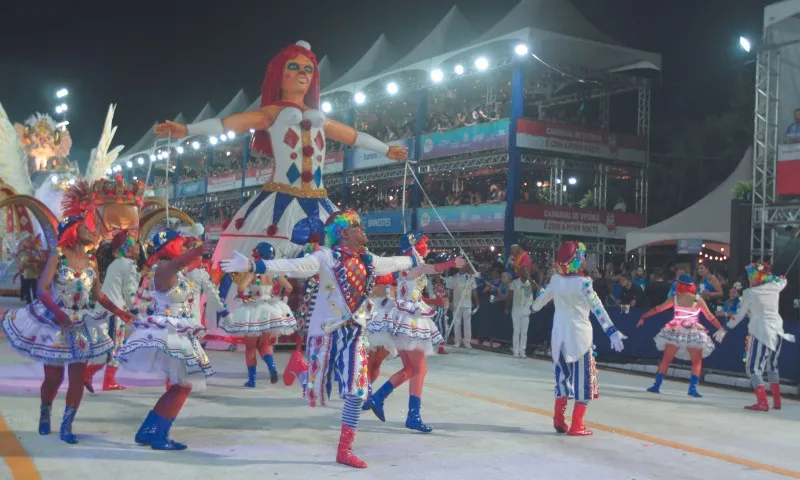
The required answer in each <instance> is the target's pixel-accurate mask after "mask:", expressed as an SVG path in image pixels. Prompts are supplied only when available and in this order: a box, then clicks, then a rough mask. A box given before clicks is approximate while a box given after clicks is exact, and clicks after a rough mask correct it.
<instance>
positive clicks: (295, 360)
mask: <svg viewBox="0 0 800 480" xmlns="http://www.w3.org/2000/svg"><path fill="white" fill-rule="evenodd" d="M307 371H308V364H306V361H305V359H303V352H301V351H300V350H295V351H294V353H292V357H291V358H290V359H289V363H287V364H286V370H284V371H283V383H284V384H285V385H286V386H287V387H291V386H292V384H293V383H294V380H295V379H296V378H298V377H299V376H300V374H301V373H304V372H307Z"/></svg>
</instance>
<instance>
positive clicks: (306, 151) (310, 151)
mask: <svg viewBox="0 0 800 480" xmlns="http://www.w3.org/2000/svg"><path fill="white" fill-rule="evenodd" d="M311 155H314V147H312V146H311V145H306V146H305V147H303V156H304V157H310V156H311Z"/></svg>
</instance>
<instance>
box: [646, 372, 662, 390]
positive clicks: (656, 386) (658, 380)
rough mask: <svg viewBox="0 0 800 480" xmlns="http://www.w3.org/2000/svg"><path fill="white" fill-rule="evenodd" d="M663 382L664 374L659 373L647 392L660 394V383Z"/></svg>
mask: <svg viewBox="0 0 800 480" xmlns="http://www.w3.org/2000/svg"><path fill="white" fill-rule="evenodd" d="M663 381H664V374H663V373H659V374H656V381H655V383H653V386H652V387H650V388H648V389H647V391H648V392H650V393H661V382H663Z"/></svg>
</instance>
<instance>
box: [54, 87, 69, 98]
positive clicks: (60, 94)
mask: <svg viewBox="0 0 800 480" xmlns="http://www.w3.org/2000/svg"><path fill="white" fill-rule="evenodd" d="M67 95H69V90H67V89H66V88H62V89H61V90H59V91H57V92H56V98H64V97H66V96H67Z"/></svg>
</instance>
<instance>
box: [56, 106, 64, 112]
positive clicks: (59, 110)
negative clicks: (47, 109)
mask: <svg viewBox="0 0 800 480" xmlns="http://www.w3.org/2000/svg"><path fill="white" fill-rule="evenodd" d="M62 111H63V110H61V105H59V106H57V107H56V113H59V114H60V113H61V112H62Z"/></svg>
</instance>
